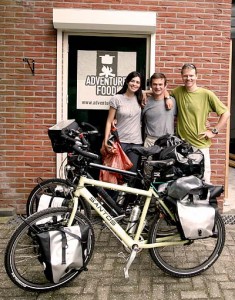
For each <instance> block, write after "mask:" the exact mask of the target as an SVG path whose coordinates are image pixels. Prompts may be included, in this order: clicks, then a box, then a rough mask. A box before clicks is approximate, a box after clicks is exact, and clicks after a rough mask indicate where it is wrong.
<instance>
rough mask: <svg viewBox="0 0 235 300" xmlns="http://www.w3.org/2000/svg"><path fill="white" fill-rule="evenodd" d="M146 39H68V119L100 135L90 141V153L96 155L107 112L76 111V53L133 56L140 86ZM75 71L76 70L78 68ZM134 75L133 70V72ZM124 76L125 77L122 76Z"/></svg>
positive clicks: (102, 37) (91, 37)
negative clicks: (121, 53) (88, 124)
mask: <svg viewBox="0 0 235 300" xmlns="http://www.w3.org/2000/svg"><path fill="white" fill-rule="evenodd" d="M146 42H147V41H146V38H130V37H109V36H105V37H104V36H78V35H76V36H69V58H68V119H76V121H77V122H78V123H80V122H88V123H91V124H92V125H94V126H96V127H97V128H98V130H99V132H100V134H99V136H98V137H96V138H94V139H95V140H94V143H93V142H92V144H93V149H94V150H95V151H99V149H100V147H101V143H102V140H103V134H104V128H105V123H106V118H107V113H108V111H107V110H85V109H79V107H78V108H77V104H76V103H77V102H76V101H77V51H78V50H95V51H96V50H97V51H98V50H100V51H122V52H125V51H128V52H131V51H133V52H136V53H137V56H136V66H137V68H136V71H138V72H140V73H141V74H142V76H143V79H144V80H143V86H142V88H143V89H145V81H146ZM78 68H79V66H78ZM133 71H134V70H133ZM126 75H127V74H126Z"/></svg>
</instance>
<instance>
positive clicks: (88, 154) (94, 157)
mask: <svg viewBox="0 0 235 300" xmlns="http://www.w3.org/2000/svg"><path fill="white" fill-rule="evenodd" d="M73 149H74V150H75V151H76V152H77V153H79V154H81V155H82V156H84V157H87V158H90V159H92V160H98V159H99V158H100V157H99V155H98V154H95V153H92V152H88V151H84V150H82V148H81V147H79V146H78V145H74V146H73Z"/></svg>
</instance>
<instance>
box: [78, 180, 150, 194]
mask: <svg viewBox="0 0 235 300" xmlns="http://www.w3.org/2000/svg"><path fill="white" fill-rule="evenodd" d="M85 184H87V185H91V186H99V187H103V188H107V189H111V190H117V191H121V192H126V193H130V194H135V195H140V196H146V197H151V196H152V195H153V192H152V190H153V188H152V187H150V189H149V190H142V189H138V188H132V187H129V186H125V185H119V184H115V183H109V182H104V181H100V180H95V179H90V178H87V177H85V176H81V177H80V180H79V184H78V187H77V190H76V191H75V196H77V195H79V193H77V191H78V192H79V190H80V189H81V188H82V187H84V185H85Z"/></svg>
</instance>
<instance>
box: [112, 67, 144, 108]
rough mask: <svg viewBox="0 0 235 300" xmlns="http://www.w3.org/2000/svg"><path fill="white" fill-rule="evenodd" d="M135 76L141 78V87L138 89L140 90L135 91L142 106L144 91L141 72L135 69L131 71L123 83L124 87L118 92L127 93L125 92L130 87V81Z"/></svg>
mask: <svg viewBox="0 0 235 300" xmlns="http://www.w3.org/2000/svg"><path fill="white" fill-rule="evenodd" d="M134 77H139V78H140V88H139V89H138V91H136V92H135V95H136V98H137V101H138V103H139V105H140V106H141V102H142V99H143V93H142V88H141V81H142V76H141V74H140V73H139V72H136V71H133V72H131V73H129V74H128V75H127V77H126V79H125V82H124V84H123V87H122V88H121V89H120V91H118V92H117V94H125V92H126V91H127V88H128V83H129V82H130V81H131V80H132V78H134Z"/></svg>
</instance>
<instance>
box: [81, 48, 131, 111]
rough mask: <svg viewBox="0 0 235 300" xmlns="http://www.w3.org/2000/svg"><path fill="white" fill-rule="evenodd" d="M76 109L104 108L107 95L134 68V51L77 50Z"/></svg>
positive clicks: (114, 92) (110, 94) (106, 105)
mask: <svg viewBox="0 0 235 300" xmlns="http://www.w3.org/2000/svg"><path fill="white" fill-rule="evenodd" d="M77 55H78V60H77V61H78V65H77V109H108V108H109V99H110V98H111V97H112V96H113V95H115V94H116V93H117V92H118V91H119V90H120V89H121V87H122V86H123V84H124V82H125V78H126V76H127V74H128V73H130V72H132V71H135V70H136V52H117V51H84V50H78V53H77Z"/></svg>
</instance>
